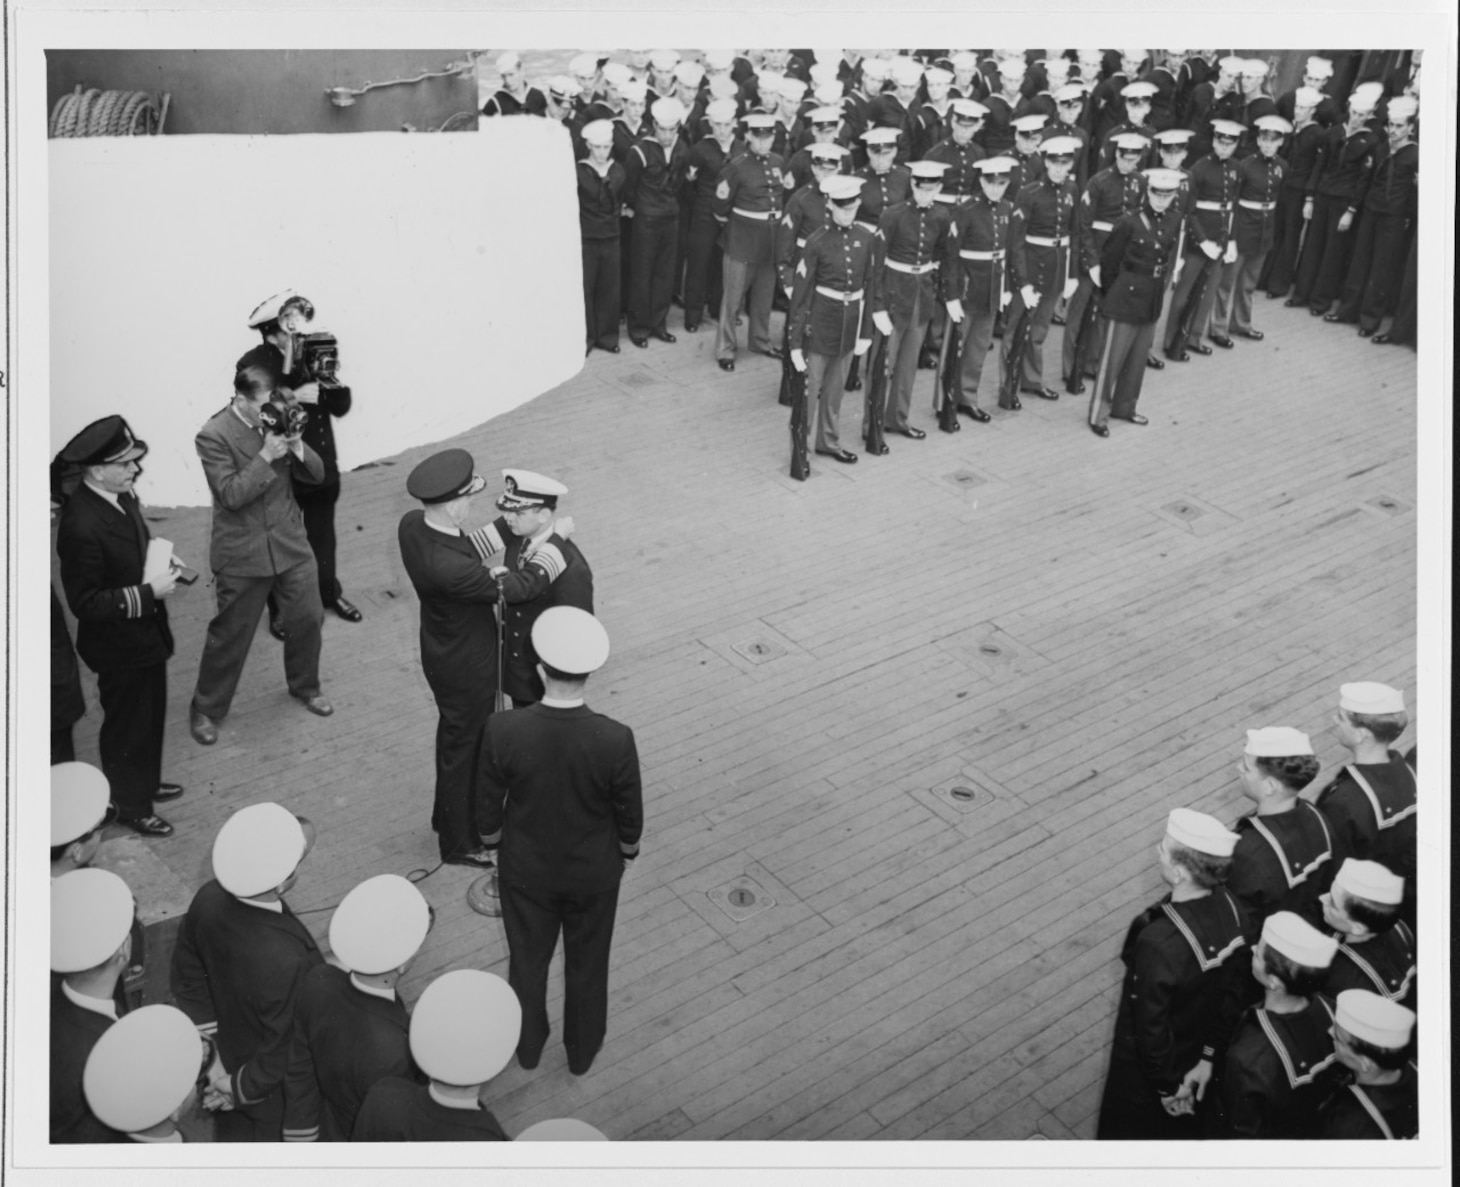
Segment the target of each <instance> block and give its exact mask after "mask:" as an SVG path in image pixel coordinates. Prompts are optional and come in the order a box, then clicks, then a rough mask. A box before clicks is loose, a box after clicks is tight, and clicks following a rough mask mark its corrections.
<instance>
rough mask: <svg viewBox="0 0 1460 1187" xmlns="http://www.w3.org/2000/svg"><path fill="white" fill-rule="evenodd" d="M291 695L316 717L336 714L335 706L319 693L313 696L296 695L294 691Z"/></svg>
mask: <svg viewBox="0 0 1460 1187" xmlns="http://www.w3.org/2000/svg"><path fill="white" fill-rule="evenodd" d="M289 695H290V696H292V697H294V699H295V700H296V701H298V702H299V703H300V704H301V705H303V706H304V707H305V708H306V709H308V710H309V711H310V712H311V713H313V714H314V715H315V716H316V717H330V716H332V715H333V714H334V711H335V707H334V706H333V705H331V704H330V703H329V702H328V701H327V700H325V699H324V697H322V696H320V695H319V694H318V693H315V695H314V696H312V697H301V696H295V694H294V693H290V694H289Z"/></svg>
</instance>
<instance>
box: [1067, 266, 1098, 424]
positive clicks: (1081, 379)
mask: <svg viewBox="0 0 1460 1187" xmlns="http://www.w3.org/2000/svg"><path fill="white" fill-rule="evenodd" d="M1101 279H1102V280H1103V279H1104V277H1101ZM1099 295H1100V290H1099V289H1097V288H1096V287H1095V285H1094V282H1093V281H1092V282H1091V285H1090V296H1089V299H1088V300H1086V302H1085V308H1084V309H1082V310H1081V311H1080V324H1079V325H1078V326H1076V327H1075V345H1074V349H1073V350H1072V351H1071V354H1072V356H1073V358H1074V360H1075V362H1074V367H1073V368H1072V369H1071V371H1070V373H1069V374H1068V375H1067V376H1065V391H1067V392H1069V393H1070V395H1072V396H1078V395H1079V394H1080V393H1081V392H1083V391H1084V390H1085V374H1084V372H1085V363H1084V361H1083V360H1082V359H1081V357H1080V354H1081V351H1082V349H1083V347H1084V345H1085V337H1086V335H1088V334H1089V332H1090V327H1091V326H1092V325H1093V324H1094V323H1095V318H1096V316H1097V315H1096V313H1095V305H1096V301H1097V300H1098V298H1099Z"/></svg>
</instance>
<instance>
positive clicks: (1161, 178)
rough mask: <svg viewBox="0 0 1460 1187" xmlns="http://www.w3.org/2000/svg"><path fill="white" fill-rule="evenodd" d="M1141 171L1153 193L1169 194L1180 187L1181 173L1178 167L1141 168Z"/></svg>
mask: <svg viewBox="0 0 1460 1187" xmlns="http://www.w3.org/2000/svg"><path fill="white" fill-rule="evenodd" d="M1141 172H1142V173H1143V174H1144V175H1145V178H1146V185H1147V186H1148V187H1150V190H1151V193H1153V194H1171V193H1175V192H1176V191H1177V190H1179V189H1180V188H1181V178H1182V173H1181V170H1179V169H1143V170H1142V171H1141Z"/></svg>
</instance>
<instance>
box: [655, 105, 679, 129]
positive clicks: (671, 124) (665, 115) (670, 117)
mask: <svg viewBox="0 0 1460 1187" xmlns="http://www.w3.org/2000/svg"><path fill="white" fill-rule="evenodd" d="M651 110H652V112H653V115H654V122H655V123H656V124H658V125H659V126H660V127H661V128H677V127H679V125H680V124H682V123H684V117H685V110H684V104H683V103H681V102H680V101H679V100H678V99H675V98H668V99H656V100H654V106H653V108H652V109H651Z"/></svg>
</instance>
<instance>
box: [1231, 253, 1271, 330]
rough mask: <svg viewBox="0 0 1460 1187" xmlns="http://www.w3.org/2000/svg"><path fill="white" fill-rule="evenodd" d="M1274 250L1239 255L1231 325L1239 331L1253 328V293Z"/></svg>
mask: <svg viewBox="0 0 1460 1187" xmlns="http://www.w3.org/2000/svg"><path fill="white" fill-rule="evenodd" d="M1271 254H1272V252H1270V251H1264V252H1261V253H1260V254H1258V255H1250V256H1238V257H1237V281H1236V284H1235V285H1234V286H1233V288H1232V306H1231V320H1230V326H1231V328H1232V329H1234V330H1236V331H1238V332H1239V333H1243V334H1245V333H1247V332H1249V331H1250V330H1251V329H1252V294H1253V293H1255V292H1256V291H1257V284H1258V279H1259V278H1260V277H1261V276H1262V272H1263V269H1264V268H1265V267H1266V265H1267V257H1268V256H1270V255H1271Z"/></svg>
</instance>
